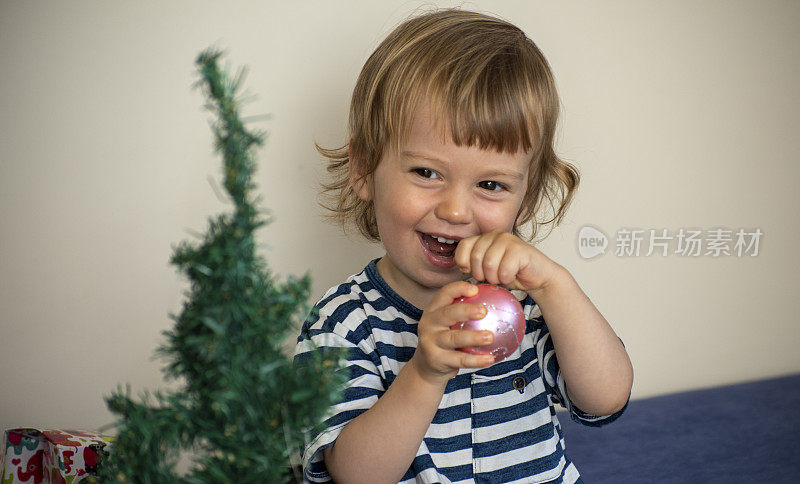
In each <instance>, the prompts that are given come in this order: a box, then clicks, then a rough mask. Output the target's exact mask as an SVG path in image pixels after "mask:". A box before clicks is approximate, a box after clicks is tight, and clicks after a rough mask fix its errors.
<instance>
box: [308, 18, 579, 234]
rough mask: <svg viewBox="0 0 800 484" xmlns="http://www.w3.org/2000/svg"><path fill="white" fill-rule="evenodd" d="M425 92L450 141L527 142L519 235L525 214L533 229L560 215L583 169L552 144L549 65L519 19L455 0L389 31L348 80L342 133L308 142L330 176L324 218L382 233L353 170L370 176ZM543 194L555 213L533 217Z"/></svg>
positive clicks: (406, 128)
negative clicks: (456, 5)
mask: <svg viewBox="0 0 800 484" xmlns="http://www.w3.org/2000/svg"><path fill="white" fill-rule="evenodd" d="M422 102H428V103H429V105H430V106H431V107H432V108H433V109H434V110H435V112H434V113H435V114H438V115H439V116H438V117H437V116H435V117H434V119H439V120H442V121H444V123H445V124H444V126H446V127H449V129H450V136H451V138H452V140H453V142H454V143H455V144H456V145H457V146H464V145H466V146H478V147H479V148H481V149H494V150H496V151H498V152H507V153H515V152H517V151H518V149H520V148H522V149H523V150H524V151H526V152H528V151H531V152H532V155H531V160H530V163H531V166H530V169H529V170H528V189H527V191H526V194H525V197H524V199H523V202H522V206H521V207H520V215H521V216H520V222H519V224H517V226H515V228H514V233H515V234H516V235H519V233H518V231H517V229H518V227H519V226H520V225H523V224H525V223H527V222H529V221H531V220H534V222H535V223H534V224H533V230H532V232H531V235H530V236H531V238H533V237H534V236H535V235H536V232H537V228H538V225H539V224H549V223H551V222H555V224H556V225H557V224H558V223H559V222H560V221H561V219H562V218H563V216H564V214H565V212H566V209H567V207H568V206H569V203H570V202H571V200H572V197H573V194H574V192H575V189H576V188H577V185H578V183H579V180H580V175H579V174H578V171H577V169H576V168H575V167H574V166H572V165H571V164H569V163H567V162H565V161H563V160H561V159H559V158H558V156H556V154H555V151H554V148H553V142H554V136H555V129H556V123H557V121H558V111H559V101H558V94H557V92H556V86H555V81H554V79H553V74H552V72H551V71H550V66H549V65H548V63H547V60H546V59H545V57H544V55H543V54H542V52H541V51H540V50H539V48H538V47H537V46H536V44H534V43H533V41H531V40H530V39H529V38H528V37H527V36H526V35H525V33H524V32H523V31H522V30H520V29H519V28H517V27H516V26H514V25H512V24H510V23H508V22H506V21H504V20H501V19H498V18H494V17H490V16H488V15H484V14H480V13H476V12H468V11H464V10H458V9H444V10H437V11H434V12H430V13H425V14H422V15H419V16H417V17H413V18H410V19H408V20H406V21H405V22H403V23H402V24H400V25H399V26H398V27H397V28H396V29H395V30H394V31H393V32H392V33H391V34H389V36H388V37H386V39H384V41H383V42H381V44H380V45H379V46H378V48H377V49H376V50H375V52H373V53H372V55H371V56H370V57H369V59H367V62H366V63H365V64H364V67H363V69H362V70H361V74H360V75H359V77H358V81H357V82H356V86H355V89H354V90H353V97H352V100H351V103H350V118H349V124H348V138H349V142H348V143H347V144H345V145H344V146H343V147H341V148H336V149H325V148H323V147H321V146H320V145H319V144H317V143H315V146H316V147H317V150H318V151H319V152H320V153H321V154H322V155H323V156H325V157H326V158H328V167H327V169H328V172H329V173H330V175H331V177H332V179H331V181H330V182H329V183H325V184H323V191H322V195H323V198H324V199H326V200H327V203H324V202H323V203H322V206H323V207H325V208H327V209H329V210H330V211H331V213H329V214H328V217H329V218H330V219H331V220H333V221H335V222H338V223H340V224H341V225H342V227H343V228H345V229H346V227H347V225H348V224H350V223H354V224H355V226H356V227H357V228H358V230H359V231H360V232H361V233H362V234H363V235H364V236H365V237H367V238H368V239H370V240H376V241H377V240H380V236H379V234H378V227H377V221H376V220H375V210H374V206H373V204H372V202H371V201H364V200H362V199H360V198H359V197H358V196H357V194H356V193H355V191H354V189H353V181H354V180H353V179H352V176H353V173H358V174H360V175H361V176H362V177H369V176H370V175H372V173H374V171H375V169H376V168H377V166H378V163H379V162H380V160H381V158H382V157H383V154H384V152H385V150H394V151H395V152H397V151H398V150H399V147H400V146H401V145H403V143H404V142H405V140H406V139H407V137H408V133H409V132H410V128H411V124H412V121H413V117H414V114H415V110H416V108H417V106H419V105H420V103H422ZM351 156H352V159H351ZM351 165H356V166H351ZM545 200H547V201H548V202H549V204H550V207H551V209H552V213H553V216H552V218H551V219H549V220H546V221H538V220H536V219H535V218H534V217H535V216H536V214H537V213H538V212H539V211H540V209H541V208H542V204H543V201H545Z"/></svg>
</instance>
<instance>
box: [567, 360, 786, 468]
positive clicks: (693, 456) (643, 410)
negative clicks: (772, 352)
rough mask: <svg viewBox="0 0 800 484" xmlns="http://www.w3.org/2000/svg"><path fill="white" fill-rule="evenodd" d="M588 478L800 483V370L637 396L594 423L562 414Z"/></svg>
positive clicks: (573, 453) (574, 455) (570, 448)
mask: <svg viewBox="0 0 800 484" xmlns="http://www.w3.org/2000/svg"><path fill="white" fill-rule="evenodd" d="M559 419H560V421H561V423H562V425H563V429H564V437H565V440H566V451H567V455H569V456H570V458H571V459H572V460H573V461H574V462H575V465H576V466H577V467H578V470H580V472H581V474H582V476H583V478H584V480H585V481H586V482H587V483H588V484H591V483H633V482H635V483H639V482H642V483H673V482H674V483H703V484H705V483H717V482H719V483H745V482H746V483H761V482H764V483H800V375H794V376H789V377H783V378H776V379H771V380H763V381H757V382H752V383H744V384H740V385H732V386H725V387H720V388H712V389H706V390H697V391H691V392H685V393H678V394H674V395H666V396H660V397H653V398H647V399H642V400H634V401H632V402H630V404H629V406H628V409H627V410H626V411H625V413H624V414H623V415H622V417H620V418H619V420H617V421H616V422H614V423H612V424H610V425H608V426H606V427H601V428H590V427H584V426H581V425H578V424H576V423H575V422H572V421H571V420H570V418H569V416H568V415H567V414H565V413H560V414H559Z"/></svg>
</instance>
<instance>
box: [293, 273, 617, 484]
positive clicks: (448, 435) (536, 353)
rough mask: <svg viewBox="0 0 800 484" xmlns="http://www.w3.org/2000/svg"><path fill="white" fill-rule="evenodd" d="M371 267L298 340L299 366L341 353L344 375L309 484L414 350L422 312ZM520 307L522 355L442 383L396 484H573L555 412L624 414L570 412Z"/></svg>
mask: <svg viewBox="0 0 800 484" xmlns="http://www.w3.org/2000/svg"><path fill="white" fill-rule="evenodd" d="M375 263H376V261H372V262H371V263H370V264H369V265H368V266H367V267H366V269H364V271H362V272H361V273H359V274H356V275H354V276H352V277H350V278H349V279H348V280H347V281H346V282H345V283H343V284H341V285H339V286H337V287H334V288H332V289H331V290H329V291H328V292H327V293H326V294H325V296H324V297H323V298H322V299H321V300H320V301H319V302H318V303H317V304H316V306H315V309H316V310H318V313H316V311H315V313H316V314H315V313H312V314H314V316H311V317H309V319H308V320H307V321H306V323H305V324H304V325H303V328H302V331H301V334H300V337H299V338H298V342H297V348H296V350H295V358H296V360H297V361H298V362H302V359H303V355H304V354H307V353H308V352H309V351H315V350H316V348H325V347H337V348H347V349H348V351H347V367H348V369H349V372H350V380H349V382H348V384H347V388H346V390H345V392H344V398H343V400H342V401H341V402H340V403H338V404H336V405H335V406H334V407H333V408H331V411H330V417H329V418H328V419H327V421H326V425H327V428H326V429H325V430H324V431H322V432H321V433H319V434H318V435H314V436H311V438H310V439H309V441H308V443H307V445H306V447H305V449H304V452H303V463H304V469H305V479H306V480H307V481H310V482H330V481H331V478H330V475H329V474H328V472H327V469H326V468H325V463H324V461H323V459H322V450H323V449H324V448H325V447H327V446H329V445H332V444H333V442H334V441H335V440H336V437H337V436H338V435H339V432H340V431H341V430H342V428H343V427H344V426H345V425H346V424H347V423H348V422H350V421H351V420H352V419H354V418H355V417H357V416H358V415H360V414H361V413H363V412H365V411H366V410H368V409H369V408H370V407H372V405H374V404H375V402H376V401H377V400H378V398H380V396H381V395H383V393H384V392H385V391H386V389H387V388H388V386H389V385H391V383H392V381H394V378H395V376H396V375H397V374H398V372H399V371H400V369H401V368H402V367H403V365H404V364H405V363H406V362H407V361H408V360H410V359H411V357H412V355H413V354H414V350H415V348H416V344H417V331H416V330H417V322H418V321H419V319H420V317H421V316H422V311H421V310H420V309H418V308H416V307H414V306H413V305H411V304H410V303H408V302H407V301H405V300H404V299H402V298H401V297H400V296H399V295H398V294H397V293H395V292H394V291H393V290H392V289H391V288H390V287H389V286H388V285H387V284H386V282H385V281H384V280H383V279H382V278H381V276H380V275H379V274H378V271H377V268H376V266H375ZM521 302H522V305H523V309H524V310H525V314H526V319H527V328H526V332H525V333H526V334H525V338H524V339H523V341H522V344H521V345H520V348H519V349H518V350H517V351H516V352H515V353H514V354H512V355H511V356H510V357H508V358H507V359H505V360H503V361H501V362H500V363H496V364H495V365H493V366H491V367H489V368H484V369H480V370H477V371H476V370H461V371H460V372H459V373H458V375H457V376H456V377H454V378H453V379H452V380H450V382H448V384H447V388H446V390H445V394H444V396H443V397H442V401H441V403H440V404H439V410H438V411H437V413H436V415H435V416H434V418H433V421H432V422H431V425H430V427H429V428H428V431H427V433H426V434H425V438H424V440H423V442H422V445H421V446H420V448H419V451H418V452H417V456H416V458H415V459H414V462H413V463H412V466H411V467H410V468H409V470H408V472H407V473H406V475H405V476H404V477H403V481H402V482H425V483H429V482H430V483H451V482H492V483H494V482H525V483H533V482H551V481H554V482H579V480H580V478H579V474H578V471H577V470H576V469H575V466H574V465H573V464H572V463H571V462H570V460H569V459H568V458H567V457H566V455H565V453H564V438H563V435H562V432H561V426H560V425H559V423H558V418H557V417H556V414H555V405H556V404H561V405H563V406H565V407H566V408H567V409H568V410H569V411H570V415H571V416H572V418H573V419H574V420H577V421H579V422H581V423H585V424H587V425H602V424H605V423H608V422H610V421H613V420H614V419H616V418H617V417H618V416H619V415H620V414H621V413H622V411H620V412H618V413H616V414H614V415H611V416H604V417H596V416H591V415H587V414H585V413H583V412H581V411H580V410H579V409H577V408H575V407H574V406H572V404H571V402H570V401H569V399H568V398H566V395H567V393H566V387H565V384H564V379H563V378H562V376H561V373H560V371H559V368H558V360H557V358H556V356H555V350H554V348H553V343H552V340H551V338H550V334H549V332H548V330H547V326H546V325H545V323H544V320H543V319H542V317H541V312H540V311H539V308H538V306H537V305H536V304H535V302H534V301H533V300H532V299H531V298H530V297H526V298H525V299H524V300H522V301H521ZM515 380H516V381H515ZM623 410H624V409H623Z"/></svg>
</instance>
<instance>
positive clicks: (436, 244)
mask: <svg viewBox="0 0 800 484" xmlns="http://www.w3.org/2000/svg"><path fill="white" fill-rule="evenodd" d="M422 242H423V243H424V244H425V247H426V248H427V249H428V250H429V251H430V252H431V253H432V254H433V255H435V256H437V257H445V258H452V257H453V255H454V254H455V252H456V247H457V246H458V241H457V240H454V239H446V238H444V237H435V236H433V235H429V234H422Z"/></svg>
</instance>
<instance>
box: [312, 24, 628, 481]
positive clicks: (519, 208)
mask: <svg viewBox="0 0 800 484" xmlns="http://www.w3.org/2000/svg"><path fill="white" fill-rule="evenodd" d="M557 116H558V98H557V95H556V90H555V83H554V81H553V78H552V74H551V72H550V68H549V66H548V64H547V61H546V60H545V58H544V57H543V56H542V53H541V52H540V51H539V49H538V48H537V47H536V45H535V44H534V43H533V42H532V41H530V40H529V39H528V38H527V37H526V36H525V34H524V33H523V32H522V31H521V30H519V29H518V28H517V27H515V26H513V25H511V24H509V23H507V22H505V21H502V20H499V19H496V18H493V17H489V16H486V15H482V14H478V13H472V12H466V11H461V10H441V11H436V12H433V13H429V14H424V15H421V16H418V17H416V18H412V19H410V20H408V21H406V22H405V23H403V24H402V25H400V26H399V27H398V28H397V29H396V30H395V31H394V32H392V33H391V34H390V35H389V36H388V37H387V38H386V39H385V40H384V41H383V43H381V44H380V46H379V47H378V48H377V50H376V51H375V52H374V53H373V54H372V56H371V57H370V58H369V59H368V60H367V62H366V64H365V66H364V68H363V70H362V72H361V75H360V77H359V78H358V81H357V84H356V88H355V91H354V93H353V98H352V105H351V110H350V123H349V143H348V145H346V146H345V147H343V148H342V149H340V150H325V149H322V148H319V149H320V151H321V152H322V153H323V154H325V155H326V156H327V157H328V158H329V159H330V166H329V171H330V172H331V173H332V174H333V176H334V177H335V179H334V181H333V182H332V183H331V184H330V185H327V186H326V189H327V192H328V193H329V194H332V195H334V196H335V197H336V200H335V206H334V207H333V210H334V217H336V218H337V219H338V220H339V221H341V222H345V223H346V222H349V221H352V222H355V223H356V225H357V226H358V228H359V230H360V231H361V232H362V233H363V234H364V235H365V236H366V237H367V238H369V239H372V240H376V241H378V240H379V241H380V242H381V243H382V244H383V246H384V248H385V249H386V255H385V256H384V257H382V258H380V259H376V260H374V261H372V262H370V263H369V264H368V265H367V267H366V268H365V269H364V270H363V271H362V272H360V273H358V274H356V275H354V276H351V277H350V278H349V279H348V280H347V281H346V282H345V283H343V284H341V285H339V286H337V287H334V288H331V289H330V290H329V291H328V292H327V293H326V294H325V296H324V297H323V298H322V299H321V300H320V301H319V302H318V303H317V305H316V306H315V311H314V312H312V316H310V317H309V319H308V320H307V321H306V322H305V324H304V325H303V328H302V332H301V334H300V337H299V338H298V343H297V349H296V359H297V360H298V361H302V358H303V356H304V355H307V354H308V352H310V351H317V350H318V349H319V348H325V347H340V348H346V349H347V353H346V355H347V356H346V361H347V367H348V370H349V375H350V380H349V382H348V384H347V387H346V390H345V391H344V394H343V397H342V400H341V402H340V403H338V404H337V405H335V406H334V407H333V408H332V409H331V414H330V415H331V416H330V418H329V419H328V420H327V421H326V426H327V428H326V429H325V430H323V431H322V432H321V433H319V434H317V435H313V436H312V438H311V439H310V441H309V442H308V445H307V446H306V448H305V451H304V455H303V460H304V468H305V474H304V475H305V478H306V479H307V480H308V481H312V482H329V481H331V480H335V481H336V482H338V483H348V482H401V481H402V482H475V481H480V482H510V481H515V482H517V481H518V482H551V481H552V482H578V481H580V478H579V474H578V471H577V469H576V468H575V466H574V465H573V464H572V463H571V461H570V460H569V458H568V457H567V456H566V455H565V453H564V439H563V436H562V432H561V427H560V425H559V422H558V419H557V417H556V413H555V405H556V404H561V405H563V406H565V407H566V408H567V409H568V410H569V412H570V414H571V416H572V418H573V419H576V420H578V421H580V422H582V423H585V424H587V425H594V426H596V425H603V424H605V423H608V422H611V421H613V420H614V419H616V418H617V417H618V416H619V415H620V414H621V413H622V411H623V410H624V408H625V407H626V406H627V400H628V397H629V395H630V389H631V385H632V381H633V372H632V368H631V363H630V360H629V359H628V355H627V353H626V352H625V349H624V347H623V345H622V344H621V342H620V340H619V339H618V338H617V336H616V335H615V334H614V331H613V330H612V329H611V327H610V326H609V325H608V323H607V322H606V321H605V319H604V318H603V316H602V315H601V314H600V313H599V312H598V310H597V309H596V308H595V307H594V305H593V304H592V303H591V302H590V301H589V299H588V298H587V297H586V295H585V294H584V293H583V292H582V291H581V289H580V287H579V286H578V284H577V283H576V282H575V280H574V279H573V278H572V276H571V275H570V273H569V272H567V270H566V269H565V268H564V267H562V266H560V265H558V264H556V263H555V262H553V261H552V260H550V259H548V258H547V257H546V256H545V255H544V254H542V253H541V252H540V251H539V250H538V249H536V248H535V247H533V246H532V245H529V244H528V243H526V242H524V241H522V240H521V239H520V238H519V236H518V229H519V228H520V226H521V225H523V224H525V223H526V222H528V221H534V222H536V219H535V215H536V214H537V211H538V209H539V208H540V207H541V206H542V204H543V203H544V202H545V201H548V202H549V203H550V204H551V205H552V206H553V207H554V210H555V207H556V206H557V205H558V208H557V210H556V213H555V216H554V217H553V219H552V220H551V221H555V222H556V223H557V222H558V221H559V220H560V219H561V217H562V216H563V213H564V211H565V210H566V207H567V205H568V204H569V201H570V200H571V198H572V194H573V192H574V189H575V187H576V186H577V183H578V174H577V172H576V171H575V169H574V168H573V167H572V166H571V165H569V164H567V163H565V162H563V161H561V160H559V159H558V158H557V157H556V155H555V153H554V151H553V137H554V132H555V127H556V120H557ZM556 194H560V197H557V196H556ZM556 198H561V200H560V203H559V201H557V200H555V199H556ZM535 228H536V227H535V226H534V229H535ZM534 233H535V231H534ZM470 275H471V276H472V277H473V278H474V279H475V280H477V281H485V282H489V283H492V284H500V285H503V286H506V287H508V288H510V289H514V290H518V291H524V293H520V294H521V295H522V296H523V298H522V301H521V303H522V305H523V308H524V310H525V314H526V319H527V328H526V334H525V337H524V339H523V341H522V343H521V345H520V348H519V349H518V350H517V351H515V352H514V353H513V354H512V355H511V356H509V357H508V358H507V359H505V360H503V361H501V362H498V363H496V364H495V363H494V359H493V357H492V356H482V355H473V354H467V353H465V352H462V351H458V350H457V348H461V347H467V346H477V345H482V344H486V343H488V342H489V341H491V337H492V335H491V333H490V332H483V331H467V330H465V331H458V330H451V329H450V327H451V326H452V325H454V324H456V323H457V322H459V321H465V320H469V319H479V318H481V317H483V315H484V314H485V310H484V308H483V306H481V305H479V304H467V303H460V304H451V303H452V302H453V300H454V299H455V298H458V297H461V296H471V295H474V294H475V293H476V292H477V289H476V287H475V286H474V285H473V284H471V283H469V282H467V281H466V279H467V278H468V277H469V276H470Z"/></svg>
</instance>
